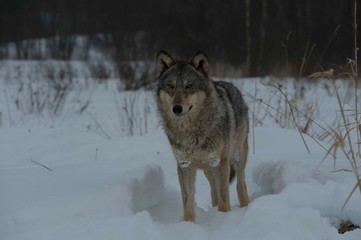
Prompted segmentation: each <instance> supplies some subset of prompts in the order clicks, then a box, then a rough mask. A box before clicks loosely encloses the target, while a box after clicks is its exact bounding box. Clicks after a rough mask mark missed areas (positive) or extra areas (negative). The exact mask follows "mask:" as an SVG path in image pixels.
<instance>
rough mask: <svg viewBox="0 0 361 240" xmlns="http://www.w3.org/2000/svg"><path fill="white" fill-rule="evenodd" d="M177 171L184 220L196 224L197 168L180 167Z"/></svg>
mask: <svg viewBox="0 0 361 240" xmlns="http://www.w3.org/2000/svg"><path fill="white" fill-rule="evenodd" d="M177 171H178V179H179V184H180V188H181V193H182V200H183V220H184V221H193V222H194V219H195V212H194V204H195V201H194V193H195V178H196V168H195V167H193V166H188V167H181V166H179V165H178V167H177Z"/></svg>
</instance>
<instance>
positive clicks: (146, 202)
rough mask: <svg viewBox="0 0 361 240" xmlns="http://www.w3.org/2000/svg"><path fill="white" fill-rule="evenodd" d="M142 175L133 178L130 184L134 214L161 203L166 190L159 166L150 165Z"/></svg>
mask: <svg viewBox="0 0 361 240" xmlns="http://www.w3.org/2000/svg"><path fill="white" fill-rule="evenodd" d="M141 172H142V175H141V176H138V177H135V178H131V180H130V184H128V189H129V192H130V193H131V196H132V197H131V210H132V211H133V213H136V212H140V211H143V210H145V209H148V208H150V207H152V206H154V205H156V204H158V203H159V202H160V201H161V198H162V196H163V190H164V180H163V172H162V169H161V168H160V166H158V165H149V166H147V167H145V168H144V169H143V170H142V171H141Z"/></svg>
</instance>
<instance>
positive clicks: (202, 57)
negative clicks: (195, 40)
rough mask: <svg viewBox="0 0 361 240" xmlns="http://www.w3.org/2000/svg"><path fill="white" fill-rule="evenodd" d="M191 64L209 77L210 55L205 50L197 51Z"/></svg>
mask: <svg viewBox="0 0 361 240" xmlns="http://www.w3.org/2000/svg"><path fill="white" fill-rule="evenodd" d="M191 64H192V65H193V66H194V67H195V68H196V69H197V71H200V72H201V73H203V74H204V75H205V76H206V77H209V70H210V69H209V62H208V57H207V55H206V54H205V53H204V52H201V51H199V52H197V53H196V54H195V55H194V57H193V58H192V60H191Z"/></svg>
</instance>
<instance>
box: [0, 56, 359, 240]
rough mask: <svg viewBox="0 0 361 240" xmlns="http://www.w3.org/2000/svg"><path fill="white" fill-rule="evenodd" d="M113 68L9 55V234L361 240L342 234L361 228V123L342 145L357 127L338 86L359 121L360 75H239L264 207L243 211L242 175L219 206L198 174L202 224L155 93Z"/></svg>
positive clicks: (4, 231) (253, 172)
mask: <svg viewBox="0 0 361 240" xmlns="http://www.w3.org/2000/svg"><path fill="white" fill-rule="evenodd" d="M104 69H105V70H106V71H109V72H111V66H110V65H105V68H104ZM104 69H103V70H104ZM107 76H108V78H109V79H108V80H106V81H105V80H102V81H101V80H100V79H94V76H93V75H92V74H91V71H90V70H89V69H88V68H87V67H86V66H85V65H84V63H81V62H71V63H70V64H65V63H63V62H55V61H54V62H40V63H39V62H32V61H27V62H21V61H1V62H0V239H1V240H15V239H16V240H24V239H27V240H32V239H34V240H49V239H51V240H57V239H61V240H65V239H66V240H69V239H76V240H82V239H84V240H85V239H86V240H90V239H97V240H98V239H107V240H112V239H147V240H161V239H164V240H173V239H189V240H191V239H197V240H200V239H207V240H210V239H247V240H261V239H267V240H280V239H285V240H290V239H292V240H296V239H300V240H301V239H302V240H305V239H307V240H312V239H315V240H321V239H324V240H326V239H345V240H346V239H347V240H351V239H352V240H360V239H361V230H360V229H355V230H353V231H349V232H346V233H344V234H339V233H338V228H339V226H340V224H341V223H343V222H344V221H347V220H349V221H351V222H353V223H354V224H356V225H359V226H361V193H360V191H359V189H358V188H356V190H355V191H354V192H353V194H351V193H352V190H353V189H354V186H355V183H356V177H355V175H356V174H355V172H354V170H353V168H352V166H351V163H350V161H349V160H348V158H350V154H349V150H350V145H349V144H351V146H352V148H353V150H354V152H355V153H358V155H357V162H356V164H357V165H356V169H358V170H360V166H361V163H360V155H359V154H360V152H359V147H360V144H357V131H358V129H357V128H351V130H350V133H349V135H348V136H350V139H351V140H352V141H351V142H348V141H345V142H344V145H343V147H341V146H339V145H337V144H335V142H336V139H338V138H337V136H341V138H342V137H343V136H345V132H346V129H345V127H344V124H343V120H342V117H341V113H342V111H341V110H340V107H339V104H338V100H337V97H336V90H337V92H338V93H339V96H340V100H341V104H342V106H343V110H344V112H345V113H346V117H347V119H349V121H350V122H352V121H354V120H352V119H354V118H355V114H354V111H352V109H355V100H354V99H355V93H356V94H358V95H359V96H358V99H361V96H360V95H361V91H360V90H359V89H358V90H357V91H355V89H354V88H353V87H352V86H351V83H349V82H348V81H345V80H344V81H343V80H337V81H336V88H335V86H334V85H333V84H332V81H330V80H327V79H323V80H317V81H316V80H309V81H307V82H302V83H297V81H296V80H294V79H284V80H282V81H281V80H276V79H272V78H260V79H226V80H228V81H232V82H233V83H234V84H236V85H237V86H238V87H239V88H240V89H241V91H242V92H243V93H244V96H245V100H246V102H247V103H248V105H249V109H250V113H251V114H250V116H251V119H250V122H251V129H250V140H249V145H250V152H249V159H248V165H247V169H246V177H247V184H248V191H249V195H250V197H251V203H250V205H249V206H248V207H246V208H240V207H239V206H238V198H237V195H236V190H235V183H232V185H231V189H230V192H231V205H232V211H231V212H228V213H220V212H218V211H217V210H216V209H215V208H212V207H211V198H210V193H209V191H210V190H209V185H208V182H207V180H206V178H205V177H204V175H203V173H202V172H198V175H197V182H196V188H197V190H196V201H197V218H196V222H195V223H189V222H183V221H181V217H182V204H181V195H180V189H179V186H178V178H177V173H176V172H177V171H176V162H175V160H174V157H173V155H172V152H171V149H170V146H169V143H168V141H167V138H166V136H165V134H164V132H163V130H162V128H161V126H160V125H159V122H158V118H157V111H156V106H155V101H154V98H153V92H152V91H149V90H138V91H121V89H122V84H120V81H119V80H118V79H117V77H116V76H114V75H112V74H111V73H109V74H107ZM335 89H336V90H335ZM360 105H361V104H360ZM360 105H358V107H360ZM360 112H361V111H360V109H359V113H360ZM310 119H312V120H313V121H311V120H310ZM350 126H351V125H350ZM297 129H299V130H297ZM301 132H304V133H301ZM329 149H330V153H334V155H335V156H331V154H327V151H328V150H329ZM325 156H326V157H325ZM348 198H349V200H348V202H347V203H346V205H345V206H344V204H345V202H346V200H347V199H348Z"/></svg>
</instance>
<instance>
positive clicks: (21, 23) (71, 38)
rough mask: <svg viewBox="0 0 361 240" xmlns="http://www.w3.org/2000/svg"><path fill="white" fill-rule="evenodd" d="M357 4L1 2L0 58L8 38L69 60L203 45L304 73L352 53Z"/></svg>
mask: <svg viewBox="0 0 361 240" xmlns="http://www.w3.org/2000/svg"><path fill="white" fill-rule="evenodd" d="M354 5H355V1H354V0H302V1H301V0H297V1H291V0H243V1H240V0H228V1H224V0H207V1H197V0H182V1H174V0H157V1H151V0H132V1H125V0H92V1H89V0H62V1H59V0H30V1H29V0H1V1H0V48H1V50H0V58H2V59H6V58H8V57H9V52H8V51H9V45H10V43H11V44H12V45H13V46H15V48H14V49H15V50H16V54H15V56H16V58H18V59H44V58H52V59H63V60H67V59H71V58H73V56H74V51H77V52H78V54H77V58H80V59H85V60H86V59H87V57H88V52H89V49H90V48H91V47H97V48H98V49H101V50H104V51H107V52H109V53H110V55H111V57H112V58H113V59H114V60H116V61H123V60H124V61H126V60H153V59H154V56H155V54H156V53H157V51H158V50H160V49H166V50H168V51H169V52H171V53H173V54H175V55H177V56H182V57H184V56H191V55H192V54H193V53H194V52H195V51H197V50H204V51H205V52H206V53H207V54H208V55H209V57H210V60H211V61H213V62H215V63H224V64H230V65H232V66H235V67H237V68H240V69H242V72H243V75H247V76H255V75H264V74H270V73H278V74H287V75H289V74H291V75H299V74H300V75H301V74H302V75H306V74H309V73H312V72H314V71H316V70H317V71H320V70H322V69H326V70H327V69H329V68H334V66H337V65H340V66H344V65H345V64H346V59H347V58H354V40H355V38H354V34H355V30H354V15H355V14H354ZM359 5H360V4H358V6H359ZM359 8H360V7H358V9H357V12H358V13H359V12H360V11H359V10H360V9H359ZM358 16H359V17H360V18H361V15H360V14H358ZM358 35H359V36H360V37H361V34H360V28H358ZM79 36H83V38H82V39H83V40H82V44H81V45H80V46H81V47H79V45H77V44H76V42H77V38H78V37H79ZM37 39H43V40H42V42H41V43H39V40H37ZM44 46H46V47H44ZM79 48H81V49H79ZM301 66H302V72H300V69H301Z"/></svg>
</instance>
